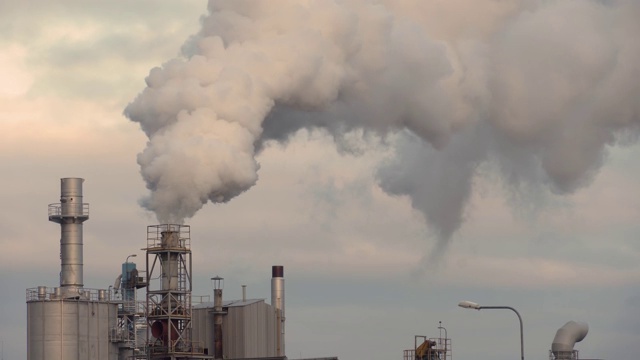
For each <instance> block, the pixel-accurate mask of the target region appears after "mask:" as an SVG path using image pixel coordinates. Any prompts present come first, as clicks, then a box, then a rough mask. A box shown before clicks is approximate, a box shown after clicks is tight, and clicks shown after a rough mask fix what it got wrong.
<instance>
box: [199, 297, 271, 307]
mask: <svg viewBox="0 0 640 360" xmlns="http://www.w3.org/2000/svg"><path fill="white" fill-rule="evenodd" d="M264 300H265V299H247V300H245V301H242V300H226V301H222V307H226V308H229V307H240V306H247V305H251V304H255V303H259V302H264ZM213 306H214V303H213V302H212V301H205V302H202V303H200V304H198V305H194V306H193V308H194V309H207V308H213Z"/></svg>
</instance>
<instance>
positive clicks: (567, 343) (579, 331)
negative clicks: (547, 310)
mask: <svg viewBox="0 0 640 360" xmlns="http://www.w3.org/2000/svg"><path fill="white" fill-rule="evenodd" d="M588 332H589V326H588V325H587V324H586V323H583V322H575V321H569V322H567V323H566V324H564V326H563V327H561V328H560V329H558V331H557V332H556V336H555V337H554V338H553V342H552V343H551V353H552V354H553V356H554V358H555V359H557V360H560V359H575V356H574V350H573V347H574V345H575V344H576V343H577V342H580V341H582V339H584V338H585V337H586V336H587V333H588Z"/></svg>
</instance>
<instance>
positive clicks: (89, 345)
mask: <svg viewBox="0 0 640 360" xmlns="http://www.w3.org/2000/svg"><path fill="white" fill-rule="evenodd" d="M42 288H43V287H39V288H38V290H42ZM45 289H46V288H45ZM48 290H50V291H48ZM56 290H58V288H53V289H52V288H48V289H47V290H45V292H44V294H41V292H42V291H35V289H29V290H27V359H28V360H86V359H96V360H117V359H118V344H117V343H116V342H114V341H117V339H113V338H110V332H111V329H115V328H116V325H117V324H116V322H117V311H118V309H117V305H116V304H113V303H108V302H105V301H99V300H97V298H96V299H94V296H92V295H94V294H93V293H94V291H92V290H87V289H85V291H84V293H83V296H82V297H79V298H77V299H62V298H58V297H57V296H56V295H57V293H59V292H60V291H59V290H58V291H56ZM42 295H44V296H42ZM95 295H96V296H97V293H96V294H95ZM112 340H113V341H112Z"/></svg>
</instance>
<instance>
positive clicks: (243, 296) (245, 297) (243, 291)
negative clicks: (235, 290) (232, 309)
mask: <svg viewBox="0 0 640 360" xmlns="http://www.w3.org/2000/svg"><path fill="white" fill-rule="evenodd" d="M242 301H243V302H244V301H247V285H242Z"/></svg>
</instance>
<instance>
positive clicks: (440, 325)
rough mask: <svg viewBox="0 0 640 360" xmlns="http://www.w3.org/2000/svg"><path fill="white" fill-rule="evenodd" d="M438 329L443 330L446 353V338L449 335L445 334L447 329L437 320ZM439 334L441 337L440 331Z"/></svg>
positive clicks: (445, 350)
mask: <svg viewBox="0 0 640 360" xmlns="http://www.w3.org/2000/svg"><path fill="white" fill-rule="evenodd" d="M438 329H440V330H444V352H445V354H446V353H447V339H449V336H447V329H446V328H445V327H444V326H442V321H438ZM440 336H441V337H442V332H441V333H440ZM441 341H442V340H441Z"/></svg>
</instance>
